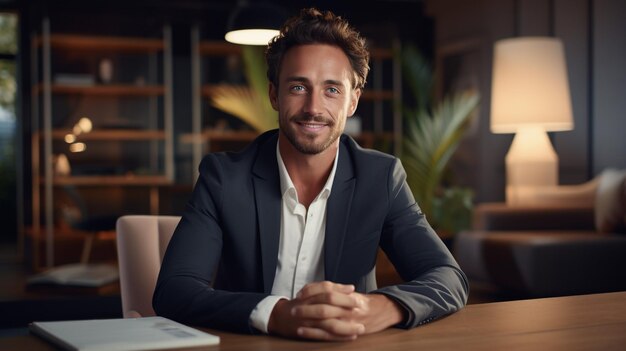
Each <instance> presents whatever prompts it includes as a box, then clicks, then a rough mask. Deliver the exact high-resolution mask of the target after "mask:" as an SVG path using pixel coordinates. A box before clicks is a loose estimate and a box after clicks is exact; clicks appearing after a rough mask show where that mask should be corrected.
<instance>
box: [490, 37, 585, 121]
mask: <svg viewBox="0 0 626 351" xmlns="http://www.w3.org/2000/svg"><path fill="white" fill-rule="evenodd" d="M494 50H495V52H494V64H493V81H492V87H491V89H492V95H491V131H492V132H493V133H515V132H516V131H517V130H518V129H519V128H526V127H541V128H543V129H544V130H546V131H562V130H571V129H573V128H574V122H573V118H572V107H571V100H570V94H569V84H568V80H567V68H566V63H565V54H564V51H563V44H562V43H561V41H560V40H559V39H556V38H544V37H521V38H512V39H504V40H499V41H497V42H496V44H495V49H494Z"/></svg>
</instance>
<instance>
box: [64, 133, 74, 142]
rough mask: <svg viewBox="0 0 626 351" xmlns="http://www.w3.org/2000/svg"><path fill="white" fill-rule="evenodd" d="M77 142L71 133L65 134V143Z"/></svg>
mask: <svg viewBox="0 0 626 351" xmlns="http://www.w3.org/2000/svg"><path fill="white" fill-rule="evenodd" d="M75 141H76V135H74V134H72V133H69V134H65V142H66V143H68V144H71V143H73V142H75Z"/></svg>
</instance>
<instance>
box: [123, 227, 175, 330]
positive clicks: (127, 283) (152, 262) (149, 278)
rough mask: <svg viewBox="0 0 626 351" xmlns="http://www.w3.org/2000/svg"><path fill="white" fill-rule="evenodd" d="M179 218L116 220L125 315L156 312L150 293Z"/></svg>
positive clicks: (140, 315)
mask: <svg viewBox="0 0 626 351" xmlns="http://www.w3.org/2000/svg"><path fill="white" fill-rule="evenodd" d="M179 221H180V217H177V216H122V217H120V218H119V219H118V220H117V225H116V230H117V257H118V262H119V269H120V288H121V292H122V310H123V313H124V318H136V317H146V316H154V315H155V313H154V310H153V309H152V294H153V293H154V288H155V286H156V281H157V277H158V275H159V269H160V268H161V261H162V260H163V255H164V254H165V249H166V248H167V244H168V243H169V241H170V239H171V237H172V234H173V233H174V229H176V226H177V225H178V222H179Z"/></svg>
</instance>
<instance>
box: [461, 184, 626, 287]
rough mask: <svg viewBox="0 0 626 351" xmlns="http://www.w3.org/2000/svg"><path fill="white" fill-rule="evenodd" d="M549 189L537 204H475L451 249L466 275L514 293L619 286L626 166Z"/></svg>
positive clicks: (623, 278) (624, 253) (625, 244)
mask: <svg viewBox="0 0 626 351" xmlns="http://www.w3.org/2000/svg"><path fill="white" fill-rule="evenodd" d="M616 174H618V176H617V177H616ZM619 174H621V175H619ZM573 194H575V196H573ZM607 194H608V195H607ZM616 194H617V195H618V196H615V195H616ZM544 195H546V194H544ZM552 195H553V196H549V197H546V199H545V201H542V204H541V205H533V206H524V207H522V206H507V205H505V204H481V205H478V206H477V208H476V210H475V213H474V225H473V229H472V230H469V231H464V232H461V233H459V235H458V236H457V238H456V240H455V243H454V248H453V252H454V253H455V256H456V258H457V261H458V262H459V264H460V265H461V268H462V269H463V270H464V271H465V273H466V274H467V276H468V278H469V279H470V281H472V282H474V283H479V284H483V285H485V284H486V285H487V286H490V287H492V288H495V289H496V290H497V291H500V292H505V293H507V294H510V295H515V296H516V297H544V296H561V295H575V294H585V293H598V292H608V291H618V290H626V269H625V268H626V235H624V234H623V233H621V231H622V230H623V228H624V227H623V224H624V223H626V222H625V221H626V210H625V209H626V172H621V173H620V172H617V173H615V172H605V173H603V174H602V175H601V176H599V177H598V179H595V180H593V181H591V182H589V183H586V184H583V185H580V186H570V187H567V188H565V189H564V192H563V193H562V194H560V195H562V196H561V197H562V198H561V199H560V200H559V199H558V196H556V195H559V194H557V193H556V192H555V194H552ZM607 197H608V198H609V199H610V200H609V201H608V202H611V204H610V205H608V208H609V209H608V210H607V200H606V198H607ZM605 213H610V214H611V216H612V217H611V218H610V220H607V219H604V218H603V217H606V215H605ZM620 216H621V217H620ZM620 218H621V219H620ZM609 222H610V223H612V224H613V225H612V226H607V225H606V223H609Z"/></svg>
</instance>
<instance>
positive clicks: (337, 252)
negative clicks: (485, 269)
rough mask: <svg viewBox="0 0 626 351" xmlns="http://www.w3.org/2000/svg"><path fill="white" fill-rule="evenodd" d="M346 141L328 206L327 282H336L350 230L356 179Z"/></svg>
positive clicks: (341, 145)
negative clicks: (349, 220) (349, 222)
mask: <svg viewBox="0 0 626 351" xmlns="http://www.w3.org/2000/svg"><path fill="white" fill-rule="evenodd" d="M345 142H346V141H345V139H344V138H343V137H342V142H340V143H339V148H340V149H339V160H338V162H337V171H336V173H335V180H334V182H333V188H332V190H331V193H330V197H329V198H328V204H327V205H326V234H325V238H324V271H325V272H324V273H325V277H326V280H330V281H335V278H336V276H337V269H338V268H339V259H340V257H341V252H342V251H343V242H344V238H345V236H346V231H347V230H348V217H349V215H350V206H351V204H352V197H353V194H354V187H355V183H356V179H355V178H354V169H353V168H352V160H351V157H350V153H349V151H348V148H347V147H346V146H345V145H344V143H345Z"/></svg>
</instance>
